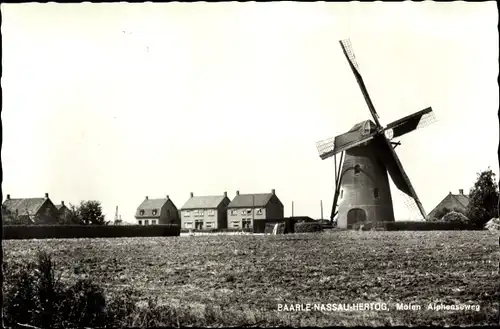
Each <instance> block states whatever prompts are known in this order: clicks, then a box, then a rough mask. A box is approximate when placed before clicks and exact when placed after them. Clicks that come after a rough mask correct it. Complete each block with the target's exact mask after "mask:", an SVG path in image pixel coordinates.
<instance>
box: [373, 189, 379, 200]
mask: <svg viewBox="0 0 500 329" xmlns="http://www.w3.org/2000/svg"><path fill="white" fill-rule="evenodd" d="M373 196H374V197H375V199H378V188H374V189H373Z"/></svg>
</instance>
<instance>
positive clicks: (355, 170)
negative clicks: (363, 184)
mask: <svg viewBox="0 0 500 329" xmlns="http://www.w3.org/2000/svg"><path fill="white" fill-rule="evenodd" d="M360 172H361V167H360V166H359V164H357V165H355V166H354V173H355V174H359V173H360Z"/></svg>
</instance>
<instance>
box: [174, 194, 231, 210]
mask: <svg viewBox="0 0 500 329" xmlns="http://www.w3.org/2000/svg"><path fill="white" fill-rule="evenodd" d="M224 198H226V196H224V195H207V196H193V197H191V198H189V200H187V201H186V203H185V204H184V205H183V206H182V208H181V209H211V208H217V207H218V206H219V205H220V204H221V202H222V201H223V200H224Z"/></svg>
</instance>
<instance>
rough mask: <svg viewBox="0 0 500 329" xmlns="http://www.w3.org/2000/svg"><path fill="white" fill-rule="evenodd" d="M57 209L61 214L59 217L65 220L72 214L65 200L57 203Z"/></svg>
mask: <svg viewBox="0 0 500 329" xmlns="http://www.w3.org/2000/svg"><path fill="white" fill-rule="evenodd" d="M55 207H56V209H57V213H58V214H59V218H60V219H61V220H62V221H63V222H66V219H67V218H68V217H69V216H71V210H69V208H68V207H67V206H66V205H65V204H64V201H61V204H56V205H55Z"/></svg>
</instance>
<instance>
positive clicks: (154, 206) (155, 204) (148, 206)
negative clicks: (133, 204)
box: [135, 198, 170, 217]
mask: <svg viewBox="0 0 500 329" xmlns="http://www.w3.org/2000/svg"><path fill="white" fill-rule="evenodd" d="M169 200H170V199H168V198H163V199H149V198H146V199H144V201H142V203H141V204H140V205H139V207H137V211H136V213H135V217H160V215H161V208H162V207H163V205H164V204H165V203H167V202H168V201H169ZM153 210H156V214H155V215H153ZM141 211H144V213H143V214H141Z"/></svg>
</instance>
